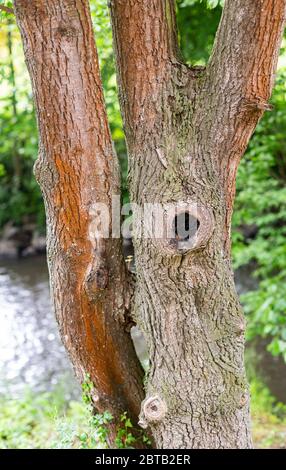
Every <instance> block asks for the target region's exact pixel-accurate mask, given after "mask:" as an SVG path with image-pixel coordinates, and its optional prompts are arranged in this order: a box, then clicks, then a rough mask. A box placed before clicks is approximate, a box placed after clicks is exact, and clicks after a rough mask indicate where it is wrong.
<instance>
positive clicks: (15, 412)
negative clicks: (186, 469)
mask: <svg viewBox="0 0 286 470" xmlns="http://www.w3.org/2000/svg"><path fill="white" fill-rule="evenodd" d="M251 396H252V400H251V409H252V416H253V423H254V426H253V428H254V439H255V445H256V446H257V447H272V446H273V445H276V446H278V445H280V443H281V444H282V445H283V443H284V444H285V437H286V410H285V405H283V404H281V403H276V402H275V400H274V398H273V397H272V396H271V394H270V393H269V390H268V389H267V388H265V386H263V384H262V383H261V382H260V381H258V380H253V381H252V382H251ZM121 419H122V426H119V431H118V432H117V437H116V447H118V448H120V449H121V448H132V445H133V444H134V442H135V441H134V437H133V435H132V423H131V422H130V420H129V419H128V418H127V416H126V414H124V415H123V416H122V418H121ZM111 422H112V416H111V415H110V414H109V413H103V414H100V415H95V416H93V415H92V414H91V413H90V411H89V408H88V406H86V404H85V403H83V402H78V401H74V400H72V401H69V402H66V399H65V396H64V394H63V391H62V389H61V388H57V389H55V390H54V391H53V392H49V393H40V394H35V393H32V392H29V391H27V392H26V394H24V396H23V397H21V398H18V399H12V398H10V397H3V396H0V449H96V448H106V447H107V442H106V438H107V432H106V429H107V426H106V425H108V424H109V423H111ZM142 440H143V442H144V444H145V445H150V444H151V443H150V440H149V438H148V437H147V436H145V435H144V434H143V433H142Z"/></svg>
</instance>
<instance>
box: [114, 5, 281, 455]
mask: <svg viewBox="0 0 286 470" xmlns="http://www.w3.org/2000/svg"><path fill="white" fill-rule="evenodd" d="M110 4H111V15H112V23H113V31H114V42H115V50H116V56H117V68H118V79H119V89H120V98H121V107H122V113H123V116H124V122H125V126H126V136H127V143H128V149H129V166H130V169H129V171H130V192H131V199H132V202H134V203H136V205H135V207H134V212H135V214H134V224H133V225H134V245H135V258H136V268H137V284H136V292H135V306H136V309H135V312H134V314H135V318H136V321H137V323H138V324H139V326H140V328H141V329H142V331H143V332H144V335H145V338H146V341H147V344H148V347H149V353H150V371H149V374H148V382H147V388H146V398H145V400H144V402H143V403H142V408H141V416H140V424H141V425H142V427H147V426H149V425H150V427H151V429H152V432H153V435H154V437H155V441H156V444H157V446H158V447H161V448H224V449H226V448H250V447H251V446H252V442H251V433H250V419H249V390H248V384H247V380H246V377H245V370H244V360H243V353H244V330H245V321H244V317H243V312H242V309H241V306H240V303H239V299H238V296H237V293H236V290H235V285H234V280H233V272H232V268H231V258H230V222H231V214H232V206H233V198H234V188H235V174H236V169H237V166H238V162H239V159H240V157H241V156H242V154H243V152H244V150H245V148H246V145H247V143H248V140H249V138H250V135H251V133H252V132H253V130H254V128H255V126H256V124H257V122H258V119H259V118H260V117H261V115H262V113H263V110H265V109H267V108H268V107H269V105H268V104H267V100H268V98H269V96H270V91H271V87H272V83H273V72H274V69H275V66H276V61H277V54H278V50H279V44H280V41H281V33H282V30H283V24H284V18H285V1H278V2H277V1H274V0H272V1H268V0H267V1H266V0H261V1H253V0H237V1H233V0H226V2H225V7H224V13H223V16H222V20H221V24H220V28H219V30H218V33H217V37H216V42H215V46H214V51H213V55H212V57H211V59H210V63H209V65H208V66H207V68H206V69H205V70H202V69H197V68H192V67H187V66H186V65H184V64H183V63H182V62H181V59H180V56H179V54H178V47H177V43H176V28H175V6H174V2H173V1H172V0H160V1H159V2H158V1H156V0H148V1H147V0H142V1H141V2H139V1H137V2H136V1H135V2H134V1H133V0H112V1H111V2H110ZM146 203H148V204H150V203H153V204H156V203H160V204H161V205H162V206H163V208H164V210H165V211H167V209H168V208H169V209H170V208H172V207H176V206H177V214H181V216H185V214H187V217H188V219H189V221H190V220H192V221H193V223H195V230H193V233H192V234H191V238H190V239H189V241H188V242H189V243H188V244H187V245H186V243H185V240H184V237H181V235H180V233H179V232H178V233H174V234H173V237H165V238H164V237H162V238H156V237H150V238H146V237H144V236H143V237H142V236H141V235H142V232H141V230H142V210H144V204H146ZM148 210H149V211H150V207H149V209H148ZM149 216H150V219H152V216H151V215H150V214H149ZM177 217H179V215H177ZM176 220H177V223H178V219H176V215H174V216H173V218H172V217H171V218H169V219H167V227H165V228H166V229H167V230H169V233H170V229H171V228H172V226H174V225H175V223H176ZM168 224H169V226H168Z"/></svg>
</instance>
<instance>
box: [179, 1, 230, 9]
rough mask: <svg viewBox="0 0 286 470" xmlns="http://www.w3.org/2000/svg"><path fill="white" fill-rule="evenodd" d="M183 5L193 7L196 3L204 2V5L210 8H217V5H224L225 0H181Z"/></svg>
mask: <svg viewBox="0 0 286 470" xmlns="http://www.w3.org/2000/svg"><path fill="white" fill-rule="evenodd" d="M181 1H182V3H181V6H182V7H191V6H194V5H196V4H197V3H201V4H203V6H204V7H207V8H209V9H213V8H216V7H217V6H223V4H224V0H181Z"/></svg>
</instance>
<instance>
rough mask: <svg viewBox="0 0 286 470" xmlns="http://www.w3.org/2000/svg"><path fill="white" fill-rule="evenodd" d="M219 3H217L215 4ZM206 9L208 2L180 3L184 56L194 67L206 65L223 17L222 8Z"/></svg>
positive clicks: (179, 13) (188, 0) (178, 13)
mask: <svg viewBox="0 0 286 470" xmlns="http://www.w3.org/2000/svg"><path fill="white" fill-rule="evenodd" d="M215 3H217V2H215ZM213 6H214V8H212V9H210V8H206V7H207V4H206V2H199V1H198V0H184V1H180V2H178V12H177V21H178V28H179V39H180V46H181V49H182V52H183V56H184V58H185V60H186V61H187V62H188V63H191V64H192V65H205V64H206V63H207V60H208V58H209V56H210V53H211V50H212V46H213V41H214V36H215V33H216V30H217V27H218V24H219V20H220V16H221V7H220V6H218V5H214V4H213Z"/></svg>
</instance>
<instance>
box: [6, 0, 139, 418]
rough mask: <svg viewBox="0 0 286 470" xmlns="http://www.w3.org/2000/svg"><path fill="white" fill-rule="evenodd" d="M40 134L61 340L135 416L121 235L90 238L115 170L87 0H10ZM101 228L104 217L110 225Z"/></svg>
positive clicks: (106, 405) (100, 404) (116, 406)
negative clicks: (12, 4) (19, 36)
mask: <svg viewBox="0 0 286 470" xmlns="http://www.w3.org/2000/svg"><path fill="white" fill-rule="evenodd" d="M14 3H15V11H16V18H17V23H18V25H19V28H20V31H21V35H22V40H23V44H24V52H25V57H26V61H27V65H28V69H29V73H30V76H31V81H32V86H33V94H34V98H35V103H36V110H37V118H38V127H39V133H40V155H39V159H38V161H37V163H36V167H35V174H36V176H37V179H38V181H39V183H40V186H41V189H42V191H43V194H44V199H45V207H46V213H47V221H48V260H49V271H50V278H51V285H52V286H53V289H52V295H53V300H54V305H55V310H56V316H57V319H58V323H59V326H60V331H61V336H62V340H63V342H64V344H65V346H66V348H67V350H68V352H69V355H70V357H71V359H72V362H73V364H74V367H75V370H76V373H77V376H78V377H79V379H80V380H81V381H83V380H85V375H86V374H89V376H90V380H91V381H92V382H93V383H94V385H95V387H96V393H97V396H95V397H93V398H94V402H95V404H96V408H97V409H99V410H100V411H104V410H105V409H109V410H110V411H111V412H112V414H113V415H114V417H115V418H118V417H119V416H120V415H121V414H122V413H123V412H124V411H127V412H128V414H129V415H130V416H131V417H132V420H133V421H134V422H135V420H136V419H137V415H138V413H139V409H140V402H141V399H142V396H143V389H142V376H143V371H142V369H141V366H140V364H139V361H138V359H137V357H136V354H135V351H134V347H133V344H132V340H131V337H130V335H129V333H128V332H127V331H126V330H125V326H126V324H125V320H126V316H125V315H126V314H128V312H129V308H130V301H131V299H130V297H131V293H130V286H129V283H128V277H127V272H126V269H125V264H124V259H123V255H122V251H121V250H122V247H121V241H120V240H119V239H112V238H104V239H103V238H100V237H97V236H96V230H97V229H98V225H97V224H98V223H99V220H100V221H102V219H100V215H99V214H98V209H97V207H98V206H97V203H100V204H101V205H102V204H105V208H106V210H107V213H105V215H107V216H109V215H110V214H111V201H112V196H113V195H118V194H119V192H120V181H119V169H118V162H117V158H116V155H115V154H114V151H113V146H112V141H111V135H110V131H109V126H108V122H107V115H106V109H105V104H104V97H103V91H102V85H101V80H100V72H99V64H98V58H97V51H96V46H95V42H94V34H93V30H92V23H91V17H90V11H89V1H88V0H81V1H77V0H74V1H71V0H61V1H60V2H59V1H58V0H49V1H48V2H47V1H46V0H29V1H27V0H15V2H14ZM109 227H110V224H109ZM110 236H111V235H110Z"/></svg>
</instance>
